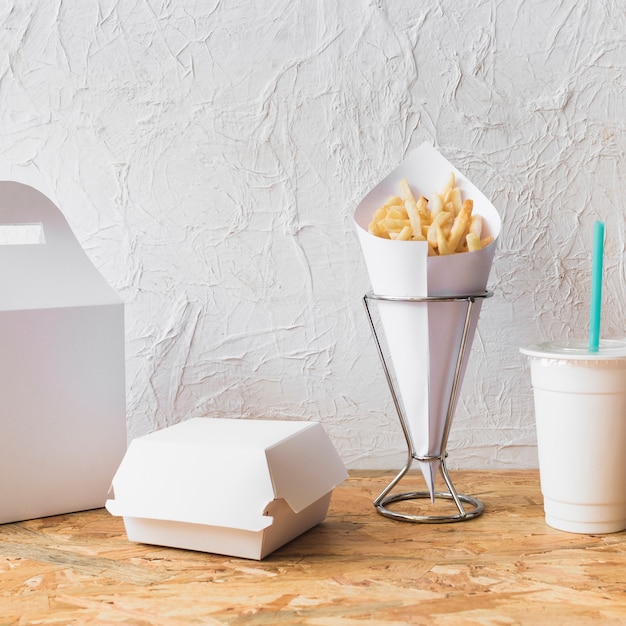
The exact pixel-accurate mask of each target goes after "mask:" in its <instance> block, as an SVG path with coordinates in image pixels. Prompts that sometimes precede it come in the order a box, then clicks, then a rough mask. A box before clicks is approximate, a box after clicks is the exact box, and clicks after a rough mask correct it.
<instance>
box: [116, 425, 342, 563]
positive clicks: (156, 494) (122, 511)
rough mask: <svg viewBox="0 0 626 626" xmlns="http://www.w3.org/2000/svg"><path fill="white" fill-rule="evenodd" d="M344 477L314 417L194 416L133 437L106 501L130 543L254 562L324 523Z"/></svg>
mask: <svg viewBox="0 0 626 626" xmlns="http://www.w3.org/2000/svg"><path fill="white" fill-rule="evenodd" d="M346 477H347V472H346V468H345V467H344V465H343V463H342V462H341V459H340V458H339V456H338V454H337V452H336V450H335V449H334V447H333V445H332V443H331V441H330V439H329V438H328V435H327V434H326V432H325V431H324V429H323V428H322V426H321V425H320V424H317V423H309V422H296V421H283V420H278V421H277V420H249V419H219V418H193V419H190V420H188V421H186V422H182V423H180V424H177V425H175V426H171V427H169V428H165V429H163V430H160V431H156V432H154V433H151V434H149V435H145V436H144V437H139V438H137V439H135V440H133V441H132V442H131V444H130V446H129V448H128V452H127V453H126V455H125V457H124V460H123V461H122V463H121V465H120V467H119V469H118V471H117V473H116V474H115V478H114V480H113V490H114V495H115V499H111V500H108V501H107V503H106V507H107V509H108V510H109V512H111V513H112V514H113V515H119V516H123V517H124V524H125V527H126V533H127V535H128V539H129V540H130V541H134V542H138V543H148V544H156V545H162V546H170V547H175V548H185V549H190V550H198V551H201V552H212V553H216V554H226V555H230V556H237V557H243V558H249V559H257V560H260V559H262V558H263V557H265V556H267V555H268V554H270V553H271V552H273V551H274V550H276V549H277V548H279V547H280V546H282V545H284V544H285V543H287V542H288V541H290V540H291V539H294V538H295V537H297V536H298V535H300V534H302V533H303V532H305V531H306V530H308V529H310V528H312V527H313V526H315V525H316V524H319V523H320V522H322V521H323V520H324V519H325V517H326V514H327V511H328V505H329V503H330V498H331V494H332V490H333V488H334V487H336V486H337V485H338V484H340V483H341V482H342V481H343V480H344V479H345V478H346Z"/></svg>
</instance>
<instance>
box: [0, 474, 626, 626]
mask: <svg viewBox="0 0 626 626" xmlns="http://www.w3.org/2000/svg"><path fill="white" fill-rule="evenodd" d="M392 476H393V474H392V473H384V472H359V473H352V474H351V476H350V478H349V479H348V480H347V481H346V482H345V483H344V484H343V485H341V486H340V487H338V488H337V489H336V490H335V492H334V494H333V500H332V503H331V506H330V510H329V514H328V517H327V519H326V521H325V522H324V523H323V524H321V525H319V526H317V527H316V528H314V529H312V530H311V531H309V532H308V533H306V534H304V535H302V536H301V537H299V538H298V539H295V540H294V541H292V542H291V543H290V544H288V545H286V546H285V547H283V548H281V549H280V550H278V551H277V552H275V553H273V554H272V555H270V556H268V557H266V559H265V560H263V561H249V560H243V559H237V558H232V557H224V556H218V555H212V554H204V553H198V552H191V551H185V550H176V549H170V548H162V547H155V546H146V545H139V544H132V543H129V542H128V541H127V539H126V535H125V531H124V526H123V521H122V520H121V519H120V518H115V517H112V516H111V515H110V514H109V513H108V512H107V511H106V510H104V509H99V510H95V511H88V512H83V513H75V514H69V515H62V516H56V517H50V518H44V519H39V520H31V521H26V522H19V523H15V524H5V525H3V526H0V624H2V625H4V624H97V625H106V624H132V625H146V626H148V625H150V626H154V625H158V624H168V625H169V624H172V625H176V624H209V625H213V624H268V625H270V624H271V625H274V624H313V625H317V626H354V625H358V624H364V623H372V624H389V625H394V624H424V625H428V626H439V625H442V626H443V625H445V626H463V625H465V624H485V625H487V624H488V625H494V626H495V625H498V626H500V625H511V624H532V625H533V626H535V625H541V624H550V625H551V626H557V625H561V624H563V625H567V626H569V625H576V624H594V625H595V624H603V625H607V624H626V591H625V589H626V564H625V563H626V562H625V552H626V534H625V533H617V534H612V535H604V536H601V535H596V536H589V535H574V534H569V533H564V532H560V531H557V530H553V529H551V528H549V527H548V526H546V524H545V522H544V518H543V509H542V500H541V493H540V490H539V480H538V474H537V472H535V471H488V472H485V471H480V472H478V471H457V472H452V479H453V481H454V483H455V486H456V488H457V489H458V491H459V492H461V493H466V494H468V495H472V496H475V497H477V498H479V499H480V500H481V501H482V502H483V503H484V505H485V512H484V513H483V515H482V516H480V517H478V518H476V519H473V520H468V521H464V522H457V523H453V524H412V523H407V522H398V521H393V520H390V519H388V518H386V517H383V516H381V515H380V514H378V513H377V512H376V510H375V509H374V508H373V506H372V500H373V499H374V498H375V497H376V496H377V495H378V493H379V492H380V491H381V490H382V489H383V487H384V486H385V485H386V484H387V483H388V482H389V480H390V479H391V477H392ZM415 489H417V490H422V489H423V482H421V478H420V477H419V476H417V475H410V476H407V477H405V478H404V479H403V481H402V482H401V483H400V490H402V491H407V490H408V491H410V490H415ZM402 506H407V507H409V508H412V509H413V510H414V512H417V508H416V507H419V509H420V510H419V512H420V513H432V512H434V510H433V509H432V508H431V505H430V503H429V501H428V500H421V501H418V502H413V503H406V504H405V505H402ZM442 506H444V507H445V506H448V502H444V501H438V503H437V505H436V507H435V510H436V511H438V509H439V508H440V507H442Z"/></svg>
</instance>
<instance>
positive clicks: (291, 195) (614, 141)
mask: <svg viewBox="0 0 626 626" xmlns="http://www.w3.org/2000/svg"><path fill="white" fill-rule="evenodd" d="M0 23H1V24H2V27H1V30H0V33H1V34H0V49H1V50H2V51H3V54H2V56H1V57H0V77H1V83H0V87H1V88H0V121H1V123H0V179H4V180H17V181H21V182H24V183H28V184H30V185H32V186H34V187H36V188H37V189H39V190H40V191H42V192H43V193H45V194H46V195H48V196H49V197H50V198H51V199H52V200H53V201H54V202H55V203H57V205H58V206H60V207H61V208H62V210H63V211H64V213H65V215H66V216H67V218H68V220H69V222H70V224H71V226H72V228H73V229H74V232H75V233H76V235H77V237H78V238H79V240H80V241H81V243H82V244H83V246H84V247H85V249H86V251H87V252H88V254H89V256H90V257H91V259H92V260H93V262H94V263H95V265H96V266H97V267H98V268H99V269H100V270H101V272H102V273H103V274H104V275H105V277H106V278H107V279H108V280H109V282H110V283H111V284H112V285H113V286H114V287H115V288H116V289H117V290H118V292H119V293H120V295H121V296H122V297H123V299H124V301H125V303H126V320H127V331H126V332H127V385H128V425H129V436H130V437H135V436H137V435H141V434H144V433H146V432H149V431H152V430H154V429H156V428H161V427H164V426H167V425H170V424H173V423H175V422H178V421H180V420H184V419H186V418H189V417H191V416H195V415H208V416H210V415H212V416H241V417H259V418H265V417H274V418H296V419H304V420H315V421H321V422H322V423H323V424H324V426H325V427H326V429H327V431H328V432H329V434H330V435H331V437H332V439H333V441H334V443H335V445H336V446H337V448H338V450H339V452H340V453H341V455H342V457H343V459H344V460H345V462H346V463H347V464H348V466H349V467H351V468H377V467H383V468H389V467H396V466H399V465H400V464H401V463H402V462H403V461H404V454H405V453H404V448H403V440H402V436H401V431H400V428H399V425H398V423H397V420H396V417H395V415H394V413H393V406H392V403H391V401H390V398H389V393H388V390H387V388H386V384H385V381H384V377H383V374H382V372H381V369H380V366H379V363H378V360H377V355H376V352H375V349H374V345H373V342H372V339H371V337H370V334H369V329H368V327H367V322H366V318H365V315H364V311H363V308H362V304H361V298H362V295H363V293H364V292H365V291H366V290H367V289H368V279H367V276H366V272H365V267H364V264H363V261H362V258H361V253H360V250H359V246H358V242H357V239H356V236H355V233H354V231H353V227H352V211H353V209H354V207H355V205H356V204H357V202H358V201H359V200H360V199H361V197H362V196H363V195H364V194H365V192H366V191H367V190H368V189H369V188H370V187H372V186H373V185H374V184H376V183H377V182H378V181H379V180H380V179H381V178H382V177H383V176H384V175H385V174H386V173H387V172H389V171H390V170H391V169H392V168H394V167H395V166H396V165H397V164H398V163H399V162H400V161H401V160H402V159H403V158H404V157H405V156H406V155H407V154H408V153H409V152H410V151H411V150H412V149H413V148H415V147H417V146H418V145H419V144H421V143H422V142H423V141H424V140H428V141H430V142H432V143H434V145H435V146H436V147H437V148H438V149H439V150H440V151H441V152H442V153H443V154H444V155H445V156H446V157H447V158H448V159H449V160H451V161H453V162H454V163H455V164H456V165H457V167H458V168H459V169H460V170H462V171H463V172H464V173H465V174H466V175H467V176H468V177H469V178H470V179H471V180H472V181H473V182H474V183H475V184H477V185H478V186H479V187H480V188H481V189H482V190H483V191H484V192H485V193H486V195H487V196H489V197H490V198H491V199H492V201H493V203H494V204H495V205H496V207H497V208H498V210H499V211H500V213H501V215H502V218H503V233H502V237H501V241H500V247H499V252H498V254H497V256H496V259H495V264H494V267H493V272H492V276H491V281H490V285H491V287H492V288H493V289H494V291H495V296H494V297H493V298H492V299H491V300H488V301H487V302H486V304H485V305H484V307H483V313H482V316H481V320H480V323H479V329H478V334H477V337H476V340H475V343H474V346H473V352H472V359H471V362H470V366H469V370H468V373H467V377H466V380H465V384H464V387H463V390H462V398H461V401H460V405H459V407H458V411H457V415H456V418H455V422H454V426H453V430H452V435H451V441H450V465H451V466H452V467H468V468H470V467H471V468H489V467H533V466H535V465H536V449H535V434H534V423H533V415H532V397H531V389H530V380H529V373H528V369H527V367H526V364H525V363H524V361H523V359H522V357H521V356H520V355H519V354H518V347H519V346H520V345H522V344H525V343H528V342H530V341H532V340H534V339H538V338H555V337H560V336H571V337H574V336H581V337H584V336H586V333H587V318H588V294H589V284H590V280H589V279H590V249H591V238H592V224H593V221H594V220H595V219H597V218H601V219H604V220H605V221H606V225H607V248H606V255H607V256H606V260H605V265H606V279H605V302H604V310H603V322H602V323H603V335H604V336H621V335H623V334H624V321H623V313H622V312H623V311H624V309H625V308H626V294H625V292H624V289H623V285H624V279H625V276H624V274H625V266H624V203H623V199H622V198H623V195H624V194H623V189H624V179H625V173H626V156H625V153H624V149H625V146H626V130H625V120H626V106H625V96H626V89H625V86H626V82H625V81H626V43H625V40H624V34H625V33H626V16H625V11H624V5H623V3H621V2H614V1H611V0H599V1H598V2H591V1H582V2H579V1H574V0H560V1H555V0H547V1H546V0H529V1H524V0H513V1H509V0H487V1H481V0H471V1H470V0H437V1H435V0H425V1H423V2H415V1H414V0H394V1H385V0H378V1H371V2H368V1H366V0H354V1H352V0H351V1H350V2H333V1H330V0H318V1H317V2H313V1H308V0H295V1H294V0H276V1H274V2H253V1H252V0H224V1H220V0H187V1H183V0H39V1H36V0H5V1H4V2H3V3H2V4H1V5H0ZM2 271H6V268H5V270H2ZM3 358H7V355H3Z"/></svg>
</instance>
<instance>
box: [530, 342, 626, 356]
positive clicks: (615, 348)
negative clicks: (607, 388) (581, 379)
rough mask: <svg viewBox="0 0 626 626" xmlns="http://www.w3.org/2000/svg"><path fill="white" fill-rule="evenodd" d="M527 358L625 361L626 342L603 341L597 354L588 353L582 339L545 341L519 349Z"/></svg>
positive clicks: (587, 344)
mask: <svg viewBox="0 0 626 626" xmlns="http://www.w3.org/2000/svg"><path fill="white" fill-rule="evenodd" d="M520 352H521V353H522V354H525V355H527V356H534V357H539V358H553V359H578V360H585V361H603V360H607V359H626V341H618V340H616V339H603V340H602V341H600V349H599V350H598V352H590V351H589V342H588V341H587V340H583V339H564V340H561V341H546V342H544V343H536V344H533V345H530V346H526V347H523V348H520Z"/></svg>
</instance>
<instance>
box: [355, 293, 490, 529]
mask: <svg viewBox="0 0 626 626" xmlns="http://www.w3.org/2000/svg"><path fill="white" fill-rule="evenodd" d="M492 295H493V292H492V291H485V292H483V293H481V294H469V295H460V296H423V297H399V296H385V295H380V294H374V293H372V292H369V293H366V294H365V296H364V297H363V304H364V306H365V310H366V312H367V318H368V321H369V324H370V327H371V330H372V335H373V336H374V339H375V341H376V348H377V350H378V356H379V357H380V361H381V363H382V367H383V370H384V373H385V378H386V379H387V384H388V385H389V390H390V391H391V396H392V399H393V403H394V406H395V409H396V412H397V413H398V418H399V420H400V424H401V426H402V432H403V434H404V438H405V440H406V444H407V448H408V458H407V461H406V464H405V465H404V467H403V468H402V469H401V470H400V472H399V473H398V474H397V476H396V477H395V478H394V479H393V480H392V481H391V482H390V483H389V484H388V485H387V487H385V489H384V490H383V491H382V492H381V494H380V495H379V496H378V497H377V498H376V499H375V500H374V506H375V507H376V510H377V511H378V512H379V513H380V514H381V515H384V516H385V517H389V518H391V519H395V520H399V521H404V522H419V523H431V524H437V523H447V522H461V521H465V520H469V519H473V518H475V517H478V516H479V515H480V514H481V513H482V512H483V510H484V506H483V503H482V502H481V501H480V500H477V499H476V498H472V497H470V496H466V495H463V494H459V493H457V491H456V489H455V488H454V485H453V484H452V481H451V480H450V475H449V474H448V469H447V467H446V458H447V456H448V453H447V452H446V447H447V443H448V435H449V434H450V427H451V425H452V417H453V413H454V406H455V403H456V399H457V395H458V391H459V386H460V379H461V371H462V366H463V358H464V356H465V352H466V349H467V347H468V346H467V339H468V334H469V330H470V325H471V322H472V313H473V309H474V303H475V302H476V300H479V299H484V298H490V297H491V296H492ZM370 300H384V301H388V302H415V303H421V304H423V303H429V302H441V303H449V302H465V303H467V311H466V314H465V320H464V325H463V333H462V335H461V340H460V345H459V350H458V356H457V360H456V363H455V364H454V378H453V381H452V389H451V392H450V398H449V400H448V408H447V412H446V420H445V426H444V435H443V439H442V444H441V450H440V451H439V454H437V455H434V456H419V455H418V454H417V453H416V451H415V448H414V446H413V440H412V438H411V435H410V431H409V425H408V422H407V420H406V418H405V416H404V412H403V410H402V406H401V404H400V400H399V397H398V394H397V393H396V389H395V385H394V382H393V378H392V376H391V372H390V369H389V367H388V365H387V361H386V359H385V355H384V352H383V349H382V347H381V342H380V339H379V335H378V332H377V330H376V324H375V323H374V319H373V318H372V313H371V310H370V304H369V303H370ZM413 461H424V462H429V461H430V462H432V461H439V469H440V471H441V475H442V477H443V480H444V483H445V485H446V487H447V488H448V491H447V492H445V491H436V492H435V493H434V497H435V498H438V499H444V500H452V501H454V504H455V505H456V508H457V510H458V513H457V514H454V515H416V514H411V513H403V512H400V511H394V510H392V509H389V508H387V507H388V505H390V504H392V503H394V502H401V501H405V500H416V499H420V498H430V497H431V494H430V492H428V491H412V492H409V493H397V494H391V493H390V492H391V491H392V489H393V488H394V487H395V486H396V485H397V484H398V483H399V482H400V480H401V479H402V478H403V477H404V476H405V474H406V473H407V472H408V471H409V469H410V468H411V465H412V463H413ZM463 504H468V505H470V507H471V508H469V509H467V510H466V509H465V507H464V506H463Z"/></svg>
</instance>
